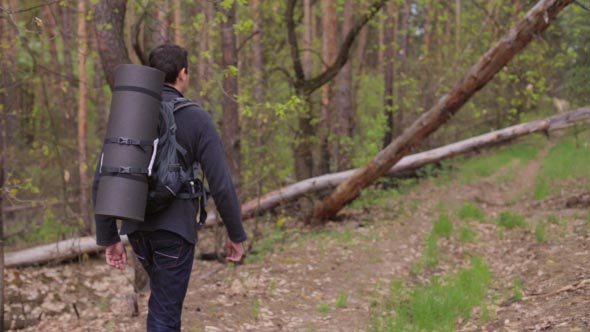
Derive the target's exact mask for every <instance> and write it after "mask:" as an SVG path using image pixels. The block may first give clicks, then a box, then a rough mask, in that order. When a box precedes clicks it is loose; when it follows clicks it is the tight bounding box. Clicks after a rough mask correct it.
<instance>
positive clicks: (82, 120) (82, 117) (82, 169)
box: [78, 0, 92, 235]
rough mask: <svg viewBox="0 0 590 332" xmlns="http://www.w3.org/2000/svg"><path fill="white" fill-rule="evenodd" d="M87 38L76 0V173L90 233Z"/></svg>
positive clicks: (83, 11) (83, 3)
mask: <svg viewBox="0 0 590 332" xmlns="http://www.w3.org/2000/svg"><path fill="white" fill-rule="evenodd" d="M87 40H88V38H87V33H86V1H85V0H80V1H78V175H79V177H80V186H79V190H80V192H79V195H80V201H79V209H80V218H81V219H82V221H83V222H84V224H85V225H86V229H85V232H86V234H87V235H90V234H92V221H91V219H90V213H89V208H88V205H89V201H90V200H89V199H88V191H89V188H90V187H89V186H88V184H89V183H90V181H89V179H88V157H87V154H86V140H87V137H88V135H87V132H86V128H87V126H86V114H87V113H88V72H87V71H86V56H87V54H88V44H87V43H88V41H87Z"/></svg>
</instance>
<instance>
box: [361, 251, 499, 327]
mask: <svg viewBox="0 0 590 332" xmlns="http://www.w3.org/2000/svg"><path fill="white" fill-rule="evenodd" d="M491 279H492V274H491V272H490V270H489V268H488V266H487V264H486V263H485V262H484V261H483V260H482V259H479V258H474V259H473V260H472V264H471V267H470V268H467V269H462V270H460V271H459V272H458V273H457V274H456V275H455V276H453V277H450V278H448V279H446V280H445V279H438V278H435V279H433V280H432V282H431V283H430V284H429V285H428V286H425V287H420V288H417V289H414V290H410V291H404V288H403V286H402V287H392V288H391V289H390V295H389V298H388V300H387V301H386V305H385V308H383V311H381V312H378V313H374V315H373V326H372V331H374V332H397V331H400V332H402V331H421V332H422V331H424V332H427V331H439V332H444V331H454V330H455V322H456V321H457V319H458V318H460V317H461V318H463V319H469V317H470V314H471V311H472V309H473V308H474V307H477V306H481V305H482V304H483V302H484V299H485V296H486V293H487V289H488V287H489V285H490V282H491ZM404 292H405V293H404Z"/></svg>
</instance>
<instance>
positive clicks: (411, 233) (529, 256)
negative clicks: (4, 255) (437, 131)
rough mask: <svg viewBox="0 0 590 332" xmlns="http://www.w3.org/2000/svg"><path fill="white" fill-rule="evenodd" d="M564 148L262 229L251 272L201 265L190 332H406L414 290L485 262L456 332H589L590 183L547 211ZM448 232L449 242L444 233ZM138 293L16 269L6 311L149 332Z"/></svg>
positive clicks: (42, 328) (88, 274)
mask: <svg viewBox="0 0 590 332" xmlns="http://www.w3.org/2000/svg"><path fill="white" fill-rule="evenodd" d="M521 144H524V145H526V144H528V143H527V142H526V141H525V142H524V143H521ZM533 144H537V143H533ZM555 145H556V142H551V143H547V142H545V144H543V145H542V146H541V147H539V148H538V149H537V150H536V152H535V153H534V155H533V157H531V158H530V159H526V158H509V160H508V161H506V162H504V163H503V164H502V166H501V167H498V168H497V169H496V170H495V171H493V172H491V173H490V174H483V175H482V174H478V175H477V176H476V177H468V176H464V175H461V171H462V170H463V168H459V169H458V170H457V169H455V170H450V171H446V172H445V174H443V175H440V176H438V177H429V178H426V179H423V180H420V181H411V180H410V181H405V182H403V183H402V185H401V186H399V187H397V188H395V189H373V190H369V191H367V192H365V193H364V194H363V196H362V197H361V198H360V199H359V200H357V202H355V203H354V204H352V206H350V207H348V208H346V209H345V210H344V211H343V213H342V214H341V220H340V221H338V222H330V223H329V224H328V225H326V226H325V227H323V228H322V229H309V228H304V227H302V226H301V225H300V224H297V223H296V222H295V219H296V218H290V217H285V216H274V217H272V218H271V217H268V218H269V220H271V221H268V220H267V221H266V222H262V220H260V221H259V225H260V226H259V229H258V230H257V232H259V233H263V234H264V236H262V237H259V239H258V240H257V241H256V242H255V243H254V244H253V246H252V247H253V248H254V251H253V252H252V253H251V254H250V255H249V257H248V258H247V263H246V264H243V265H239V266H230V265H225V264H221V263H217V262H211V261H200V260H198V261H196V262H195V267H194V270H193V275H192V279H191V283H190V287H189V291H188V294H187V299H186V301H185V307H184V312H183V331H189V332H198V331H204V332H214V331H335V332H336V331H389V330H391V331H394V330H396V327H394V325H395V324H392V325H391V326H390V327H388V326H387V324H384V323H383V322H386V321H388V319H389V318H391V317H393V318H392V319H393V320H395V319H396V318H395V317H396V313H395V312H396V310H398V311H399V310H402V309H399V308H402V307H403V306H404V305H406V304H408V303H410V302H411V300H410V299H411V298H412V296H413V295H412V294H415V292H416V290H419V289H425V287H428V285H430V284H432V283H433V280H443V281H442V284H445V280H446V283H449V284H450V283H452V282H451V281H450V280H453V276H456V275H457V273H459V271H461V270H462V269H467V268H469V266H470V265H471V261H472V258H473V257H479V258H481V261H483V262H485V264H486V266H487V268H488V269H489V271H490V272H491V276H492V277H491V280H490V282H489V283H488V284H486V288H485V295H484V298H483V299H482V301H480V302H479V303H477V304H476V305H474V307H472V308H470V309H469V310H468V311H469V314H468V315H464V317H458V318H456V319H453V322H452V323H453V326H454V329H455V330H457V331H590V309H589V308H590V242H589V238H588V237H589V236H590V194H589V192H590V191H589V180H588V179H589V178H590V176H587V177H586V178H585V179H584V178H569V179H565V180H563V181H559V183H551V186H550V188H551V190H550V192H549V193H548V194H546V195H545V197H544V198H538V197H536V196H539V195H538V192H537V191H538V190H539V189H538V188H539V183H540V182H539V179H538V178H539V176H540V173H541V172H542V171H543V170H542V169H543V167H544V161H545V160H546V159H547V156H548V154H550V153H551V150H552V149H553V147H554V146H555ZM584 153H587V150H586V151H585V152H584ZM484 163H486V161H484ZM589 167H590V166H589ZM587 174H590V168H589V170H588V172H587ZM543 183H544V182H541V184H543ZM449 222H450V225H451V226H452V227H450V228H448V229H449V230H448V232H445V231H442V232H441V231H440V229H439V230H436V229H437V227H438V226H437V225H439V226H441V225H442V226H444V225H446V224H448V223H449ZM247 223H248V228H250V230H249V232H250V234H252V233H253V232H254V230H253V227H254V225H253V224H254V222H253V221H248V222H247ZM262 225H266V226H262ZM439 228H440V227H439ZM442 228H444V227H442ZM437 232H438V233H437ZM434 233H437V234H439V235H440V234H442V236H437V237H433V236H434V235H433V234H434ZM200 237H201V239H202V243H200V244H199V250H201V251H207V250H209V251H210V250H211V247H212V242H213V240H212V239H213V238H214V234H213V233H212V232H211V231H206V232H203V233H202V234H201V235H200ZM433 238H434V239H435V240H434V243H433V242H432V239H433ZM132 280H133V270H132V269H131V268H128V269H127V270H125V271H123V272H119V271H115V270H112V269H109V268H107V267H106V265H105V264H104V263H103V260H102V257H98V258H97V257H95V258H89V259H86V260H83V261H82V262H79V263H74V264H62V265H56V266H43V267H31V268H23V269H10V270H8V272H7V283H8V285H7V297H6V298H7V300H8V305H7V308H8V309H9V312H10V313H11V314H12V315H14V318H17V319H13V317H12V316H11V317H10V320H9V321H10V322H12V324H15V326H16V325H21V327H22V326H27V327H25V328H24V329H23V331H31V332H32V331H35V332H49V331H59V332H62V331H69V332H77V331H80V332H85V331H145V318H146V307H147V298H148V295H147V294H143V295H141V296H140V301H139V302H140V315H139V317H131V316H130V314H129V312H130V311H129V309H128V305H127V297H128V295H129V294H130V293H132V291H133V287H132V282H131V281H132ZM434 283H437V282H434ZM394 285H397V286H394ZM399 285H402V286H401V288H402V291H401V292H400V291H399V288H400V286H399ZM396 287H397V288H398V290H397V293H396V291H395V290H394V289H395V288H396ZM396 308H397V309H396ZM404 310H405V309H404ZM399 312H401V311H399ZM433 315H434V314H433ZM33 323H34V325H31V324H33ZM415 324H416V325H411V323H410V325H407V326H418V324H419V323H417V322H416V323H415ZM441 324H442V323H441ZM408 329H410V328H408ZM402 330H403V329H402ZM411 330H415V328H412V329H411ZM440 330H445V329H444V328H442V327H441V328H440Z"/></svg>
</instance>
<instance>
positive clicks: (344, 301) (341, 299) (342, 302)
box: [336, 292, 348, 309]
mask: <svg viewBox="0 0 590 332" xmlns="http://www.w3.org/2000/svg"><path fill="white" fill-rule="evenodd" d="M347 306H348V294H347V293H346V292H340V293H339V294H338V297H337V298H336V308H338V309H343V308H346V307H347Z"/></svg>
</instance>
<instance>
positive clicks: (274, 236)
mask: <svg viewBox="0 0 590 332" xmlns="http://www.w3.org/2000/svg"><path fill="white" fill-rule="evenodd" d="M165 43H172V44H177V45H181V46H183V47H185V48H186V49H187V50H188V52H189V68H188V73H189V75H190V86H189V89H188V92H187V93H186V97H188V98H190V99H192V100H194V101H195V102H197V103H198V104H200V105H201V106H202V107H203V108H204V109H205V110H206V111H208V112H209V113H210V114H211V115H212V117H213V119H214V121H215V124H216V126H217V129H218V131H219V133H220V135H221V139H222V142H223V146H224V149H225V157H226V158H227V160H228V164H229V167H230V171H231V174H232V178H233V181H234V183H235V185H236V189H237V191H238V196H239V199H240V201H241V203H242V204H243V205H242V215H243V217H244V224H245V225H246V228H247V232H248V235H249V237H250V240H249V244H248V247H247V257H246V263H245V264H243V265H239V266H236V267H233V266H229V265H224V264H221V263H219V262H217V258H218V257H220V255H221V252H220V251H221V247H222V246H223V245H222V244H223V241H224V240H223V238H222V236H223V232H222V231H221V230H222V228H221V226H220V222H219V220H218V219H219V217H216V213H215V212H214V211H213V210H211V211H210V213H209V214H210V217H209V219H208V226H210V227H207V229H204V230H203V231H202V232H203V234H204V235H203V236H200V237H201V238H202V240H201V241H200V243H199V244H198V247H199V249H198V255H197V258H201V259H198V262H197V263H196V264H195V265H196V267H195V271H197V272H195V271H194V272H193V277H192V280H193V281H191V286H190V287H189V294H188V296H187V297H188V298H189V300H188V301H189V302H188V304H187V308H188V309H185V310H188V311H190V314H187V315H185V316H183V324H184V325H183V326H185V329H183V330H186V331H226V330H230V329H231V330H235V331H248V330H256V331H279V330H285V331H481V330H487V331H513V330H531V331H532V330H534V331H542V330H551V331H574V330H576V331H582V330H587V329H588V324H589V322H588V319H587V317H586V315H585V314H584V309H583V308H584V306H585V305H588V304H590V302H589V301H588V298H587V295H588V294H589V293H588V292H590V289H589V290H585V287H586V286H585V285H586V283H589V284H590V279H587V278H588V275H587V274H585V273H586V272H588V273H590V270H588V268H587V267H583V266H582V265H583V263H584V262H586V263H588V260H589V258H588V255H587V254H588V250H589V249H588V246H587V244H585V243H584V240H587V237H588V236H589V234H590V194H589V193H590V176H589V175H590V166H589V165H590V159H589V157H588V156H590V153H589V152H590V151H589V150H590V146H589V144H588V140H589V139H590V136H589V135H590V134H589V132H588V130H587V129H588V119H589V118H590V109H588V108H586V106H588V105H589V104H590V85H589V84H588V82H589V81H590V2H588V1H585V0H577V1H572V0H540V1H537V0H489V1H485V0H448V1H434V0H389V1H388V0H302V1H297V0H284V1H269V0H80V1H71V0H20V1H17V0H0V73H1V77H0V82H1V83H0V256H1V257H2V259H3V261H2V262H3V263H2V264H0V266H2V269H4V268H5V267H4V265H5V263H6V265H7V266H6V270H5V271H3V278H2V283H0V289H2V291H3V292H4V296H3V300H2V301H0V302H2V303H0V307H3V310H4V311H3V312H4V314H3V315H2V317H0V318H1V320H2V321H1V322H0V330H2V329H5V330H13V329H14V330H17V329H18V330H25V331H64V330H66V329H67V330H71V331H136V330H141V329H142V328H145V325H142V324H145V322H143V319H142V317H143V316H142V315H143V313H141V312H142V310H144V309H145V308H146V303H147V298H146V296H145V294H144V293H145V292H143V293H142V292H140V291H138V289H137V282H138V281H137V278H138V277H139V276H138V275H139V274H140V273H141V271H140V269H137V268H133V267H129V268H128V269H127V270H126V271H125V272H124V273H112V272H110V271H109V270H108V267H107V266H106V264H104V258H102V256H101V255H102V254H101V253H100V248H98V247H96V245H95V243H94V242H93V241H94V233H95V225H94V218H93V216H94V213H93V206H92V201H91V184H92V181H93V176H94V170H95V166H96V164H97V162H98V160H99V157H100V152H101V148H102V145H103V140H104V138H105V133H106V128H107V124H108V119H109V112H110V103H111V97H112V95H113V92H112V88H113V84H114V73H115V68H116V67H117V65H119V64H126V63H134V64H143V65H147V64H148V60H147V59H148V58H147V57H148V54H149V52H150V50H151V49H153V48H154V47H156V46H158V45H161V44H165ZM402 158H403V159H402ZM527 188H528V189H527ZM527 190H528V191H527ZM84 239H87V240H84ZM59 241H74V242H68V243H69V244H68V246H79V247H80V248H82V247H83V246H86V247H85V248H88V249H79V250H78V249H76V250H74V251H73V252H72V253H68V254H67V255H66V257H55V256H54V255H53V252H51V255H49V256H50V257H45V256H43V258H40V259H39V260H38V261H33V262H30V261H28V260H27V261H26V262H24V263H22V264H21V263H14V264H13V263H11V262H13V261H15V260H16V261H18V259H21V258H22V259H23V260H25V254H24V253H25V252H27V251H26V250H27V249H35V248H41V249H38V250H39V251H41V252H44V251H45V252H46V253H49V252H48V250H49V249H47V248H51V246H54V247H55V246H56V245H55V244H56V243H58V242H59ZM76 241H80V242H79V243H78V242H76ZM84 241H86V242H84ZM72 243H75V244H72ZM43 245H45V246H46V245H49V247H47V246H46V247H40V246H43ZM57 251H59V249H58V250H57ZM66 251H67V249H66ZM301 252H303V254H302V253H301ZM11 255H12V256H11ZM34 255H36V254H34ZM584 255H585V256H584ZM575 257H578V258H579V260H580V262H582V263H575V262H576V260H575ZM26 259H29V258H28V256H27V258H26ZM4 260H6V262H4ZM64 260H65V263H64V262H63V261H64ZM11 264H13V265H11ZM580 264H581V265H580ZM572 265H575V268H574V269H573V270H574V271H571V273H570V274H567V273H566V272H564V269H565V267H566V266H567V267H571V266H572ZM586 265H587V264H586ZM535 266H543V268H542V269H541V268H539V269H538V270H535ZM306 274H308V275H306ZM584 276H585V277H584ZM134 278H135V279H134ZM59 279H62V282H58V281H57V280H59ZM64 280H65V281H64ZM134 283H135V286H134ZM109 284H117V286H116V287H114V288H112V289H109V290H108V291H107V289H108V288H109V286H108V285H109ZM353 285H354V286H353ZM356 285H359V286H358V288H357V286H356ZM560 287H561V288H560ZM568 287H569V288H568ZM23 289H27V290H26V291H24V290H23ZM33 289H34V291H33ZM191 292H192V293H191ZM445 292H450V293H445ZM462 292H468V293H462ZM133 293H139V296H137V294H136V295H135V296H136V297H135V299H134V300H130V296H131V295H129V294H133ZM99 294H101V295H99ZM191 294H193V295H194V296H195V297H201V298H206V299H211V301H210V302H211V303H208V302H207V301H209V300H207V301H205V302H199V301H198V300H196V299H195V300H191V299H190V298H191ZM585 295H586V297H585ZM429 296H430V297H432V298H441V297H443V298H444V297H446V298H451V300H449V301H455V302H458V303H460V304H461V305H459V307H457V308H456V307H452V306H451V307H445V306H444V305H446V304H444V305H443V304H440V305H441V308H440V310H439V309H437V307H436V306H437V305H439V304H437V303H435V304H433V303H423V302H426V301H428V300H427V299H428V298H429ZM567 296H569V297H567ZM453 297H454V298H453ZM465 298H468V299H469V300H461V299H465ZM130 301H131V302H135V306H137V305H138V303H139V316H140V317H139V319H138V318H137V317H133V316H132V314H128V311H129V310H131V311H135V313H136V314H137V309H135V310H133V309H128V308H127V303H129V302H130ZM421 301H422V302H421ZM432 301H433V302H436V301H435V300H432ZM568 301H569V302H568ZM566 302H568V303H570V302H571V303H574V304H575V305H573V307H572V308H570V309H571V310H570V309H567V306H566V304H564V303H566ZM290 306H293V308H292V310H293V311H289V309H290ZM131 307H133V305H131ZM420 310H422V311H420ZM437 310H438V311H437ZM234 316H235V317H237V318H236V320H235V321H232V317H234ZM357 318H358V319H357Z"/></svg>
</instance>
